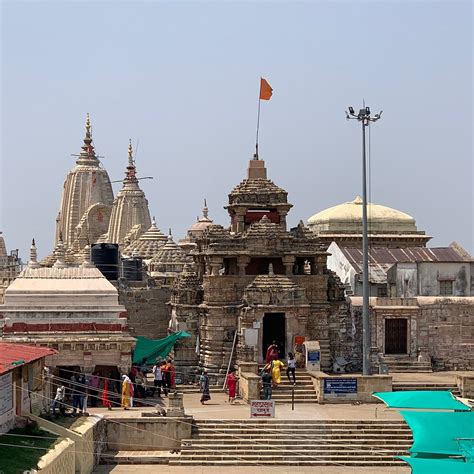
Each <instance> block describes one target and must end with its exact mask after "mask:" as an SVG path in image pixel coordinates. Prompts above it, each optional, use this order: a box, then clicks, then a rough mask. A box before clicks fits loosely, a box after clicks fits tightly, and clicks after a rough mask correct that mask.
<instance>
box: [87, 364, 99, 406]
mask: <svg viewBox="0 0 474 474" xmlns="http://www.w3.org/2000/svg"><path fill="white" fill-rule="evenodd" d="M99 386H100V377H99V373H98V372H97V370H95V371H94V372H92V375H91V377H90V378H89V397H90V405H91V407H93V408H95V407H97V399H98V395H99Z"/></svg>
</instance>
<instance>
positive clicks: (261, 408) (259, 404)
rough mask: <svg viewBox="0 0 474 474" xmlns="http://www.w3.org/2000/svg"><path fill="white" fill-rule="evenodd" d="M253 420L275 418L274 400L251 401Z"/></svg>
mask: <svg viewBox="0 0 474 474" xmlns="http://www.w3.org/2000/svg"><path fill="white" fill-rule="evenodd" d="M250 417H251V418H275V401H274V400H251V401H250Z"/></svg>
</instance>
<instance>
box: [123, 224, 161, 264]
mask: <svg viewBox="0 0 474 474" xmlns="http://www.w3.org/2000/svg"><path fill="white" fill-rule="evenodd" d="M167 241H168V238H167V237H166V235H165V234H163V232H161V230H160V229H158V227H157V226H156V220H155V218H154V217H153V220H152V222H151V226H150V228H149V229H148V230H147V231H146V232H145V233H144V234H142V235H141V236H140V237H139V238H138V239H136V240H133V241H132V242H130V244H129V245H127V246H126V247H124V248H123V249H122V255H123V256H126V257H141V258H142V259H143V260H150V259H152V258H153V257H155V256H156V255H157V254H158V252H159V251H160V250H161V249H162V248H163V246H164V245H165V244H166V242H167Z"/></svg>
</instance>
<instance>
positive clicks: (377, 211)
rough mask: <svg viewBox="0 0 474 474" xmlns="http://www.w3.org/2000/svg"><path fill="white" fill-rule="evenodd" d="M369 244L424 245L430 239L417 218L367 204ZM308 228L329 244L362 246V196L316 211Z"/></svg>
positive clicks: (393, 245) (388, 208) (394, 245)
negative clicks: (417, 223) (421, 229)
mask: <svg viewBox="0 0 474 474" xmlns="http://www.w3.org/2000/svg"><path fill="white" fill-rule="evenodd" d="M367 218H368V232H369V243H370V244H371V245H374V246H377V247H391V248H393V247H395V248H396V247H421V246H425V245H426V243H427V242H428V241H429V240H430V239H431V237H429V236H427V235H426V234H425V232H423V231H419V230H418V229H417V227H416V222H415V219H414V218H413V217H411V216H409V215H408V214H405V213H404V212H401V211H398V210H396V209H392V208H390V207H386V206H381V205H379V204H374V203H368V204H367ZM308 226H309V228H310V229H311V230H312V231H313V232H314V233H315V234H316V235H318V237H319V238H320V239H321V241H322V242H324V243H325V244H326V245H328V246H329V244H330V243H331V242H332V241H335V242H338V243H340V244H342V245H344V246H345V247H349V246H351V247H358V246H361V245H362V199H361V198H360V196H357V197H356V198H355V199H354V200H353V201H350V202H345V203H343V204H339V205H337V206H334V207H330V208H329V209H325V210H323V211H320V212H318V213H317V214H314V215H313V216H311V217H310V218H309V219H308Z"/></svg>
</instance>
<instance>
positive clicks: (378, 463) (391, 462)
mask: <svg viewBox="0 0 474 474" xmlns="http://www.w3.org/2000/svg"><path fill="white" fill-rule="evenodd" d="M169 464H170V466H236V465H238V466H289V467H290V468H291V467H294V466H353V467H364V466H365V467H370V466H371V467H385V466H400V465H405V463H404V462H403V461H401V460H400V459H395V458H392V459H390V458H389V459H387V460H385V459H383V460H380V459H378V460H371V461H362V460H356V461H355V460H352V459H351V460H347V461H342V460H339V461H332V462H331V461H329V460H321V461H316V460H298V461H286V460H272V461H248V460H225V461H217V460H213V461H211V460H207V461H202V460H201V461H197V460H184V459H179V460H178V459H171V460H170V462H169Z"/></svg>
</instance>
